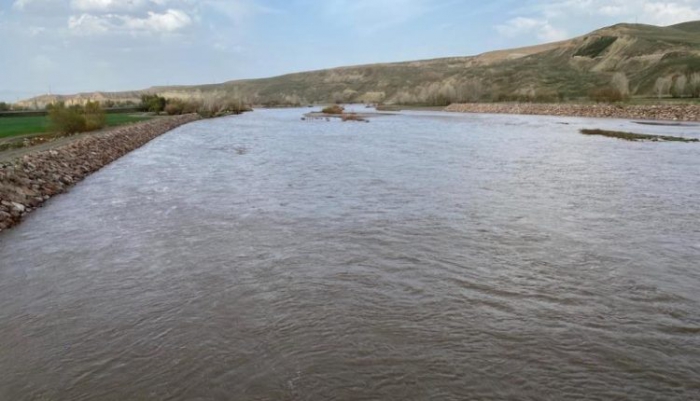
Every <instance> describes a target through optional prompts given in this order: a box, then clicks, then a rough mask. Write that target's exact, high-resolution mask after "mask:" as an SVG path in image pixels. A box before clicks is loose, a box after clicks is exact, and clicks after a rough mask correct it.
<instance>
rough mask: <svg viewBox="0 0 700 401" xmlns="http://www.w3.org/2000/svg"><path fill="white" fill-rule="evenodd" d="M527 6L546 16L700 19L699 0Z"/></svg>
mask: <svg viewBox="0 0 700 401" xmlns="http://www.w3.org/2000/svg"><path fill="white" fill-rule="evenodd" d="M530 8H531V11H533V12H536V13H539V14H540V17H542V18H546V19H549V20H552V19H561V20H567V19H568V20H573V19H575V18H576V17H577V16H582V15H588V16H606V17H616V18H619V19H620V22H634V21H638V22H640V23H646V24H653V25H673V24H677V23H680V22H684V21H690V20H697V19H700V0H634V1H630V0H555V1H552V0H548V1H544V0H540V1H538V2H536V4H535V5H534V6H533V7H530Z"/></svg>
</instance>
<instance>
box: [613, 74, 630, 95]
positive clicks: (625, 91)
mask: <svg viewBox="0 0 700 401" xmlns="http://www.w3.org/2000/svg"><path fill="white" fill-rule="evenodd" d="M611 83H612V87H613V88H614V89H615V90H617V91H618V92H620V95H622V97H627V96H629V94H630V81H629V79H627V75H626V74H625V73H624V72H616V73H615V74H613V77H612V82H611Z"/></svg>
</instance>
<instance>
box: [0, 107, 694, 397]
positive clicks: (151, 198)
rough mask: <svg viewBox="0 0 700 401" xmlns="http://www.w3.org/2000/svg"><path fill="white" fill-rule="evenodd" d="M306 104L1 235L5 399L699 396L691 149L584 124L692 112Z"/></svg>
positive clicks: (142, 154) (226, 131)
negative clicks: (361, 109)
mask: <svg viewBox="0 0 700 401" xmlns="http://www.w3.org/2000/svg"><path fill="white" fill-rule="evenodd" d="M303 112H304V111H303V110H269V111H257V112H255V113H251V114H246V115H244V116H240V117H231V118H222V119H216V120H209V121H201V122H197V123H193V124H189V125H187V126H184V127H181V128H179V129H177V130H175V131H173V132H172V133H169V134H167V135H164V136H162V137H159V138H158V139H156V140H154V141H153V142H151V143H149V144H148V145H146V146H145V147H143V148H141V149H139V150H137V151H135V152H133V153H131V154H129V155H127V156H125V157H124V158H122V159H120V160H118V161H117V162H115V163H113V164H111V165H110V166H108V167H106V168H105V169H103V170H101V171H100V172H98V173H96V174H94V175H92V176H90V177H89V178H88V179H87V180H85V181H84V182H82V183H80V184H79V185H77V186H76V187H75V188H74V189H73V190H72V191H71V192H70V193H68V194H65V195H62V196H59V197H57V198H55V199H54V200H52V201H50V202H49V203H48V204H47V206H46V207H44V208H43V209H41V210H39V211H37V212H35V213H33V214H32V215H31V216H30V217H29V218H28V219H27V220H26V221H25V222H24V223H23V224H22V225H20V226H19V227H17V228H16V229H13V230H10V231H8V232H5V233H2V234H0V265H1V266H0V399H2V400H44V399H45V400H73V401H79V400H120V401H121V400H146V399H149V400H229V399H230V400H427V399H439V400H466V399H474V400H477V399H478V400H514V399H518V400H574V399H575V400H612V399H614V400H691V399H700V380H698V378H699V377H700V290H699V289H700V224H699V223H698V222H699V221H700V209H699V208H698V206H699V205H700V146H695V145H693V144H684V143H680V144H679V143H632V142H624V141H619V140H613V139H609V138H603V137H587V136H583V135H580V134H578V133H577V131H578V129H580V128H582V127H585V128H609V129H618V130H628V131H634V132H640V133H656V134H671V135H674V134H680V135H689V136H696V137H700V133H699V132H698V131H697V128H693V127H655V126H641V125H638V124H634V123H633V122H629V121H620V120H590V119H588V120H587V119H580V118H550V117H523V116H503V115H500V116H488V115H457V114H455V115H452V114H436V113H403V114H402V115H395V116H387V117H382V118H377V119H374V120H373V121H372V122H371V123H369V124H360V123H341V122H325V121H317V122H303V121H301V120H300V116H301V114H302V113H303ZM693 130H695V131H693Z"/></svg>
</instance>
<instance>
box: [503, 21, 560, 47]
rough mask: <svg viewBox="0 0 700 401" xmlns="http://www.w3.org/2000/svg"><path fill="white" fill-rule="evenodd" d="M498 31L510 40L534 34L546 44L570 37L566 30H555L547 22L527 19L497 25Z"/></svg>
mask: <svg viewBox="0 0 700 401" xmlns="http://www.w3.org/2000/svg"><path fill="white" fill-rule="evenodd" d="M496 30H497V31H498V33H500V34H501V35H503V36H505V37H508V38H514V37H517V36H521V35H530V34H534V35H535V36H536V37H537V38H538V39H539V40H541V41H544V42H556V41H558V40H564V39H566V38H567V37H568V34H567V32H566V31H565V30H563V29H558V28H555V27H554V26H552V25H551V24H550V23H549V22H547V21H545V20H539V19H535V18H526V17H516V18H513V19H511V20H509V21H507V22H506V23H505V24H502V25H497V26H496Z"/></svg>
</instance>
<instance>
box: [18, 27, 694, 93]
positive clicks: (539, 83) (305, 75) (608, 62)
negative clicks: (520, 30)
mask: <svg viewBox="0 0 700 401" xmlns="http://www.w3.org/2000/svg"><path fill="white" fill-rule="evenodd" d="M615 73H624V74H625V76H626V78H627V80H628V81H629V90H630V94H631V95H633V96H651V95H654V94H655V93H656V89H657V88H656V86H657V82H658V80H659V78H662V79H668V80H672V79H675V77H677V76H679V75H684V76H685V75H690V74H692V73H700V21H693V22H686V23H682V24H677V25H672V26H667V27H658V26H653V25H642V24H618V25H614V26H611V27H607V28H602V29H599V30H596V31H594V32H591V33H590V34H587V35H583V36H579V37H576V38H573V39H570V40H566V41H561V42H556V43H549V44H543V45H538V46H530V47H524V48H518V49H510V50H499V51H493V52H488V53H484V54H480V55H477V56H469V57H451V58H441V59H433V60H421V61H408V62H399V63H388V64H370V65H361V66H352V67H340V68H332V69H325V70H319V71H310V72H301V73H294V74H287V75H282V76H278V77H272V78H264V79H251V80H238V81H229V82H225V83H221V84H211V85H194V86H162V87H152V88H149V89H145V90H141V91H128V92H95V93H82V94H77V95H67V96H58V95H44V96H39V97H36V98H32V99H28V100H25V101H21V102H18V103H19V104H20V105H22V106H26V107H32V106H38V107H43V106H45V105H46V104H48V103H52V102H55V101H65V102H67V103H82V102H85V101H87V100H99V101H101V102H106V101H112V102H122V103H123V102H128V101H132V102H138V100H139V98H140V96H141V94H144V93H157V94H159V95H161V96H165V97H168V98H184V99H197V98H206V97H208V96H220V95H226V96H236V97H240V98H242V99H244V100H245V101H247V102H249V103H252V104H270V105H274V104H298V105H304V104H308V103H328V102H367V103H380V102H384V103H398V104H436V105H439V104H447V103H450V102H456V101H457V102H458V101H493V100H509V99H533V100H547V99H550V98H551V99H552V100H554V99H575V98H582V97H586V96H587V95H588V93H589V92H590V91H591V90H595V89H598V88H604V87H607V86H609V85H610V84H611V80H612V77H613V75H614V74H615Z"/></svg>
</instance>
